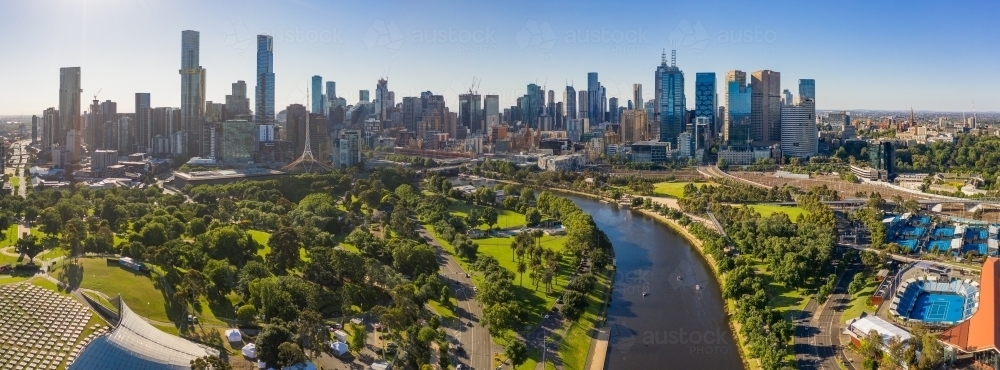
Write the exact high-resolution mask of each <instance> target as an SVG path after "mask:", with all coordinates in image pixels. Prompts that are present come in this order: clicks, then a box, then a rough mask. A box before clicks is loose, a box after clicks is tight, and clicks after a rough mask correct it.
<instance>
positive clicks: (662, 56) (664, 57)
mask: <svg viewBox="0 0 1000 370" xmlns="http://www.w3.org/2000/svg"><path fill="white" fill-rule="evenodd" d="M660 64H663V65H666V64H667V48H663V54H660Z"/></svg>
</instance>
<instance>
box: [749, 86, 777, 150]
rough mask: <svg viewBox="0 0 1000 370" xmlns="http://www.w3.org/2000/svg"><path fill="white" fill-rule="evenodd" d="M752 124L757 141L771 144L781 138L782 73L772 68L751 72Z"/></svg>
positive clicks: (753, 135) (753, 137) (752, 136)
mask: <svg viewBox="0 0 1000 370" xmlns="http://www.w3.org/2000/svg"><path fill="white" fill-rule="evenodd" d="M750 80H751V82H750V90H751V91H752V92H753V95H751V100H752V101H751V105H752V107H751V109H750V114H751V118H750V120H751V125H752V126H753V127H752V129H751V131H750V135H751V138H752V139H753V140H755V141H761V142H763V143H764V144H771V143H775V142H778V141H780V140H781V74H780V73H778V72H775V71H770V70H766V69H765V70H761V71H756V72H753V73H751V74H750Z"/></svg>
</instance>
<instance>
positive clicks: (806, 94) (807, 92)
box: [799, 78, 816, 101]
mask: <svg viewBox="0 0 1000 370" xmlns="http://www.w3.org/2000/svg"><path fill="white" fill-rule="evenodd" d="M799 98H800V99H802V100H806V99H812V100H814V101H815V100H816V80H814V79H811V78H807V79H800V80H799Z"/></svg>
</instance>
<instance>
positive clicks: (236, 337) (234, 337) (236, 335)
mask: <svg viewBox="0 0 1000 370" xmlns="http://www.w3.org/2000/svg"><path fill="white" fill-rule="evenodd" d="M226 339H228V340H229V342H230V343H234V342H242V341H243V334H240V331H239V329H229V330H226Z"/></svg>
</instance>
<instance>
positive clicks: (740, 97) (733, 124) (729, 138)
mask: <svg viewBox="0 0 1000 370" xmlns="http://www.w3.org/2000/svg"><path fill="white" fill-rule="evenodd" d="M728 89H729V98H728V99H729V101H728V102H727V104H726V106H727V107H728V109H726V114H727V115H728V116H729V124H728V125H727V126H726V127H725V140H726V144H728V145H729V146H734V147H746V146H749V145H750V140H751V137H750V127H751V125H750V112H751V104H750V102H751V95H752V92H751V90H750V89H749V88H747V87H746V86H744V85H743V84H741V83H740V82H739V81H730V82H729V86H728Z"/></svg>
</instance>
